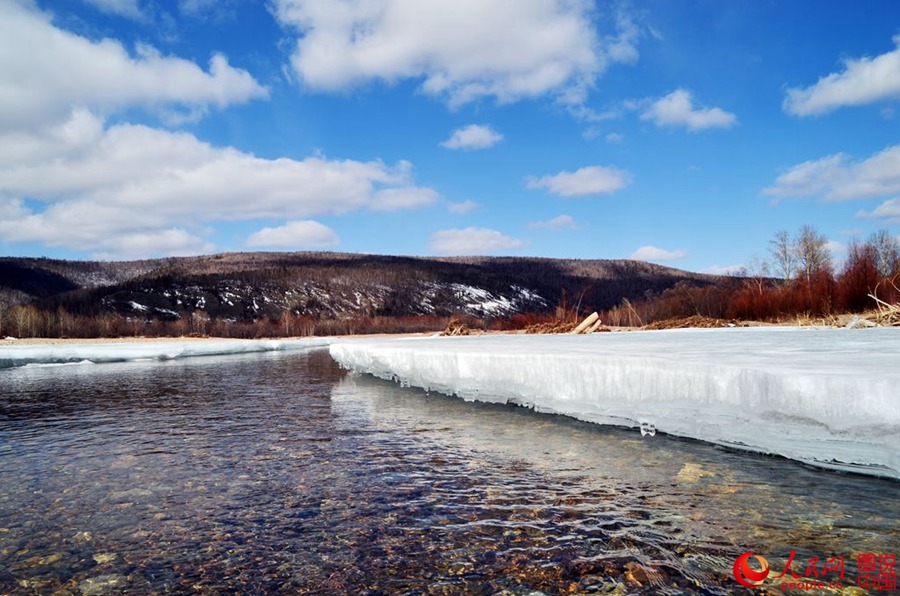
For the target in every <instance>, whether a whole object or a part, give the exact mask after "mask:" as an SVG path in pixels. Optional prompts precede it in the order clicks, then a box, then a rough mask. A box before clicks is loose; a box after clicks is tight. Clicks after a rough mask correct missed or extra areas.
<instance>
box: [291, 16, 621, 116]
mask: <svg viewBox="0 0 900 596" xmlns="http://www.w3.org/2000/svg"><path fill="white" fill-rule="evenodd" d="M592 10H593V8H592V6H591V4H590V3H587V2H582V1H579V0H576V1H572V0H492V1H491V2H482V1H480V0H430V1H429V2H416V1H410V0H343V1H341V2H323V1H321V0H275V2H274V11H273V12H274V14H275V16H276V18H277V19H278V21H279V22H280V23H281V24H282V25H283V26H285V27H286V28H289V29H293V30H294V31H296V33H297V35H298V39H297V42H296V46H295V48H294V52H293V55H292V57H291V65H292V66H293V69H294V71H295V72H296V73H297V74H298V75H299V77H300V78H301V80H302V82H303V84H304V85H305V86H306V87H307V88H309V89H313V90H318V91H332V92H334V91H342V90H346V89H349V88H353V87H355V86H358V85H360V84H362V83H365V82H367V81H372V80H379V81H384V82H387V83H393V82H396V81H400V80H404V79H418V80H421V81H422V85H421V89H422V90H423V91H424V92H425V93H427V94H429V95H434V96H437V97H441V98H444V99H446V100H447V101H448V102H449V103H450V104H451V105H452V106H460V105H463V104H466V103H469V102H472V101H476V100H478V99H481V98H490V97H492V98H495V99H496V100H497V101H499V102H501V103H505V102H512V101H516V100H519V99H523V98H529V97H537V96H542V95H545V94H548V93H552V94H554V95H556V96H558V97H559V98H560V99H561V100H562V101H564V102H565V103H568V104H574V103H582V102H583V101H584V99H585V94H586V91H587V89H589V88H590V87H592V86H593V84H594V82H595V80H596V78H597V76H598V75H599V74H600V73H601V72H602V71H603V70H604V69H605V68H606V67H607V66H608V64H610V63H612V62H626V63H628V62H633V61H634V60H636V59H637V48H636V43H637V37H638V35H637V29H636V27H635V26H634V25H633V24H632V23H631V22H630V21H629V20H628V19H626V18H624V17H623V18H620V19H619V22H618V23H617V33H616V34H615V35H613V36H608V37H604V38H602V39H601V38H600V37H599V36H598V35H597V33H596V31H595V30H594V27H593V24H592V21H591V14H592Z"/></svg>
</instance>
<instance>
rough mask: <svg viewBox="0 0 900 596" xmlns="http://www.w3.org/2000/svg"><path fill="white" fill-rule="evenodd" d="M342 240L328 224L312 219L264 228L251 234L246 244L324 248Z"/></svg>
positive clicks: (265, 246) (271, 246)
mask: <svg viewBox="0 0 900 596" xmlns="http://www.w3.org/2000/svg"><path fill="white" fill-rule="evenodd" d="M340 242H341V240H340V238H338V235H337V234H336V233H335V232H334V230H332V229H331V228H329V227H328V226H326V225H323V224H321V223H319V222H317V221H313V220H311V219H307V220H301V221H289V222H287V223H286V224H284V225H283V226H279V227H277V228H263V229H261V230H259V231H257V232H254V233H252V234H250V236H249V237H248V238H247V241H246V242H245V244H246V245H247V246H250V247H253V248H324V247H326V246H337V245H338V244H340Z"/></svg>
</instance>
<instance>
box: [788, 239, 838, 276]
mask: <svg viewBox="0 0 900 596" xmlns="http://www.w3.org/2000/svg"><path fill="white" fill-rule="evenodd" d="M794 250H795V251H796V255H797V269H798V270H799V273H800V276H801V277H803V278H804V279H805V280H806V282H807V283H809V282H810V281H812V278H813V277H815V276H816V275H817V274H819V273H823V272H827V271H831V251H830V250H829V249H828V239H827V238H825V236H824V235H823V234H822V233H821V232H819V231H818V230H817V229H815V228H814V227H812V226H809V225H806V226H803V227H802V228H800V231H799V232H798V234H797V241H796V243H795V245H794Z"/></svg>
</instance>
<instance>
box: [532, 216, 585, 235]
mask: <svg viewBox="0 0 900 596" xmlns="http://www.w3.org/2000/svg"><path fill="white" fill-rule="evenodd" d="M528 227H529V228H536V229H539V230H550V231H551V232H562V231H563V230H574V229H577V228H578V226H577V225H575V220H574V219H573V218H572V216H571V215H557V216H556V217H554V218H552V219H548V220H547V221H533V222H531V223H529V224H528Z"/></svg>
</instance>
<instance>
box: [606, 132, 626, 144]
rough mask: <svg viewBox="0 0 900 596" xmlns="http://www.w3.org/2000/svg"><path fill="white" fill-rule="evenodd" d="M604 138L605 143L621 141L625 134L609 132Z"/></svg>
mask: <svg viewBox="0 0 900 596" xmlns="http://www.w3.org/2000/svg"><path fill="white" fill-rule="evenodd" d="M605 138H606V142H607V143H621V142H622V141H623V140H625V135H623V134H621V133H618V132H611V133H609V134H607V135H606V137H605Z"/></svg>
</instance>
